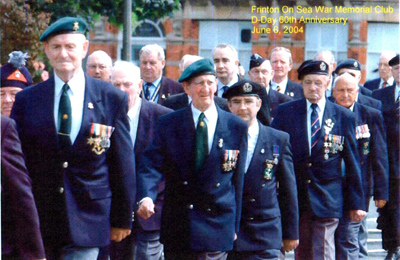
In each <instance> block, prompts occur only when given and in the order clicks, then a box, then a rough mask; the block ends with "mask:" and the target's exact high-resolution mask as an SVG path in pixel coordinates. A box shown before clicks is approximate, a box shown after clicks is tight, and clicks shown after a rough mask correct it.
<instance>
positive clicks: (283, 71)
mask: <svg viewBox="0 0 400 260" xmlns="http://www.w3.org/2000/svg"><path fill="white" fill-rule="evenodd" d="M271 65H272V69H273V70H274V73H275V77H278V78H284V77H286V76H287V75H288V73H289V71H290V70H291V69H292V63H290V59H289V53H287V52H286V51H284V50H280V51H274V52H273V53H272V55H271Z"/></svg>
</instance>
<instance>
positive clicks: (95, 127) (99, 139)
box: [87, 103, 115, 155]
mask: <svg viewBox="0 0 400 260" xmlns="http://www.w3.org/2000/svg"><path fill="white" fill-rule="evenodd" d="M89 104H91V103H89ZM114 129H115V128H114V127H112V126H107V125H101V124H97V123H92V127H91V128H90V137H89V138H88V141H87V144H89V145H91V146H93V148H92V151H93V152H94V153H96V154H97V155H100V154H102V153H103V152H104V151H105V150H106V149H107V148H109V147H110V143H111V141H110V137H111V135H112V133H113V131H114Z"/></svg>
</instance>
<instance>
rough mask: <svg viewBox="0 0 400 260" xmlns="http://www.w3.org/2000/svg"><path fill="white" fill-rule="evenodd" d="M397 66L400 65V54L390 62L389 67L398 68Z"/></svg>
mask: <svg viewBox="0 0 400 260" xmlns="http://www.w3.org/2000/svg"><path fill="white" fill-rule="evenodd" d="M396 65H399V54H397V55H396V57H394V58H392V59H391V60H390V61H389V66H392V67H393V66H396Z"/></svg>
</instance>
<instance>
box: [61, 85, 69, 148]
mask: <svg viewBox="0 0 400 260" xmlns="http://www.w3.org/2000/svg"><path fill="white" fill-rule="evenodd" d="M68 89H69V86H68V84H64V86H63V88H62V93H61V98H60V105H59V107H58V125H59V126H58V142H59V144H60V147H61V149H62V150H64V149H66V148H68V147H70V146H71V138H70V133H71V123H72V118H71V101H70V100H69V97H68V93H67V91H68Z"/></svg>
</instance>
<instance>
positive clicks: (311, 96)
mask: <svg viewBox="0 0 400 260" xmlns="http://www.w3.org/2000/svg"><path fill="white" fill-rule="evenodd" d="M328 81H329V79H328V76H326V75H318V74H308V75H306V76H304V78H303V81H302V86H303V91H304V96H305V98H306V99H307V100H308V101H310V103H313V104H316V103H318V101H320V100H321V98H323V97H324V95H325V91H326V89H327V88H328Z"/></svg>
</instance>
